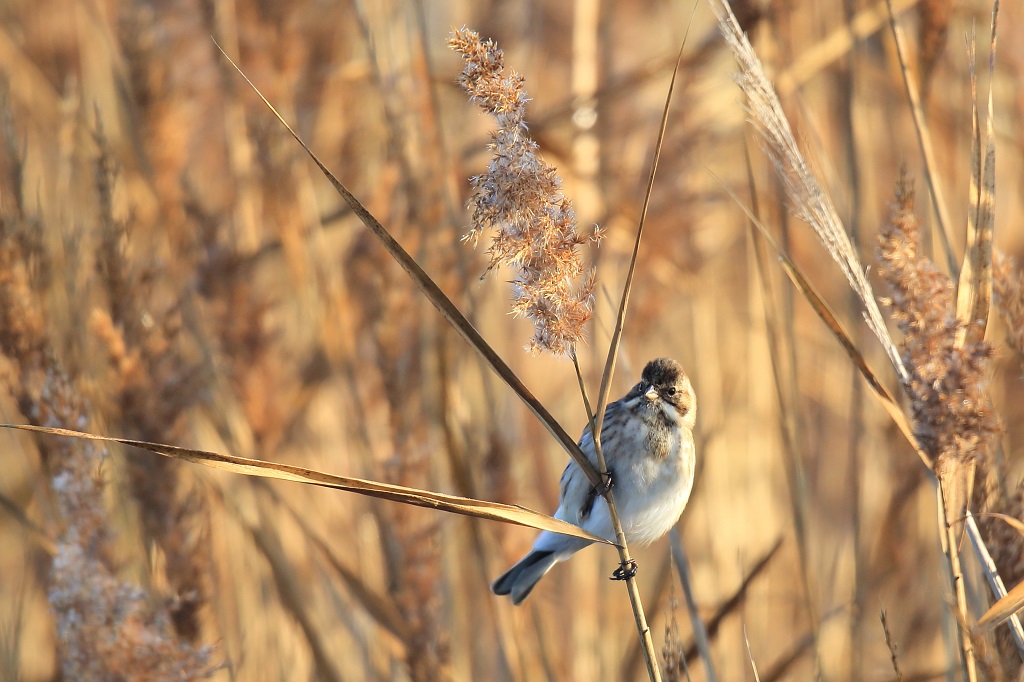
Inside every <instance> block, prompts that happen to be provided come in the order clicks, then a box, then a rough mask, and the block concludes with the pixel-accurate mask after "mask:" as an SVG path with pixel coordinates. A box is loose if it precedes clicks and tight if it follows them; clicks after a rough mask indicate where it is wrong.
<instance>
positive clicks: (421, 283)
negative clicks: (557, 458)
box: [214, 41, 601, 486]
mask: <svg viewBox="0 0 1024 682" xmlns="http://www.w3.org/2000/svg"><path fill="white" fill-rule="evenodd" d="M214 44H216V41H214ZM217 49H219V50H220V52H221V54H222V55H224V58H225V59H227V60H228V62H230V63H231V66H233V67H234V68H235V70H236V71H237V72H238V74H239V75H240V76H241V77H242V78H243V79H245V82H246V83H248V84H249V87H251V88H252V89H253V91H254V92H255V93H256V95H257V96H258V97H259V98H260V100H262V102H263V103H264V104H265V105H266V106H267V108H269V109H270V111H271V113H273V114H274V116H275V117H276V118H277V120H278V121H279V122H280V123H281V125H283V126H284V127H285V129H286V130H287V131H288V132H289V133H290V134H291V136H292V137H293V138H294V139H295V141H296V142H298V143H299V145H301V146H302V148H303V150H305V152H306V154H308V155H309V157H310V159H312V161H313V163H315V164H316V165H317V168H319V169H320V172H321V173H323V174H324V176H325V177H326V178H327V179H328V180H329V181H330V182H331V184H332V185H333V186H334V189H335V190H336V191H337V192H338V194H340V195H341V197H342V198H343V199H344V200H345V202H346V203H347V204H348V205H349V207H350V208H351V209H352V212H353V213H355V214H356V216H358V217H359V220H360V221H361V222H362V223H363V224H364V225H365V226H366V227H367V228H369V229H370V231H371V232H372V233H373V235H374V236H375V237H377V239H378V240H379V241H380V242H381V244H383V246H384V248H386V249H387V251H388V253H389V254H390V255H391V256H392V257H393V258H394V259H395V260H396V261H397V262H398V264H399V265H401V266H402V269H403V270H405V271H406V273H407V274H408V275H409V276H410V277H411V278H412V280H413V282H414V283H415V284H416V286H417V287H419V289H420V291H422V292H423V294H424V295H425V296H426V297H427V299H428V300H429V301H430V303H431V304H432V305H433V306H434V307H435V308H437V310H438V311H439V312H440V313H441V314H442V315H443V316H444V318H445V319H446V320H447V321H448V323H449V324H450V325H451V326H452V327H453V328H454V329H455V331H457V332H458V333H459V335H460V336H462V338H463V339H465V340H466V342H467V343H469V345H470V346H471V347H472V348H473V349H474V350H475V351H476V352H477V353H478V354H479V355H480V356H481V358H482V359H483V360H484V361H485V362H486V363H487V365H488V366H489V367H490V368H491V369H492V370H493V371H494V372H495V373H496V374H497V375H498V376H499V377H500V378H501V379H502V380H503V381H504V382H505V383H506V384H508V386H509V388H511V389H512V390H513V392H515V394H516V395H517V396H519V398H520V399H521V400H522V401H523V402H524V403H526V406H527V407H528V408H530V411H531V412H533V413H534V415H536V416H537V418H538V419H540V421H541V423H543V424H544V426H545V428H546V429H547V430H548V431H549V432H550V433H551V435H552V436H554V438H555V440H556V441H558V442H559V444H561V445H562V447H563V448H564V449H565V451H566V452H567V453H568V454H569V456H570V457H572V458H573V459H574V460H575V461H576V464H577V465H579V467H580V469H581V470H582V471H583V473H584V474H586V476H587V478H588V479H589V480H590V482H591V484H593V485H595V486H600V485H601V476H600V474H598V472H597V470H596V469H594V467H593V465H592V464H591V463H590V461H589V460H587V458H586V456H585V455H584V454H583V452H582V451H581V450H580V448H579V446H578V445H577V444H576V441H575V440H573V438H572V437H571V436H570V435H569V434H568V433H566V431H565V429H564V428H562V426H561V425H560V424H559V423H558V422H557V421H556V420H555V418H554V417H553V416H552V415H551V413H550V412H549V411H548V409H547V407H545V406H544V405H543V403H541V402H540V401H539V400H537V398H535V397H534V395H533V394H532V393H531V392H530V391H529V389H527V388H526V386H525V385H524V384H523V383H522V381H520V380H519V378H518V377H517V376H516V375H515V373H514V372H513V371H512V369H511V368H510V367H509V366H508V364H507V363H505V361H504V360H502V359H501V357H500V356H499V355H498V354H497V352H495V350H494V349H493V348H492V347H491V346H490V344H488V343H487V341H486V340H484V338H483V336H481V335H480V332H478V331H477V330H476V328H475V327H474V326H473V324H472V323H471V322H470V321H469V320H468V319H467V318H466V316H465V315H463V314H462V312H461V311H460V310H459V309H458V307H457V306H456V305H455V304H454V303H453V302H452V300H451V299H450V298H448V296H447V295H446V294H445V293H444V291H442V290H441V288H440V287H439V286H438V285H437V283H436V282H434V280H433V279H431V278H430V276H429V275H427V273H426V272H425V271H424V270H423V268H422V267H421V266H420V264H419V263H417V262H416V260H415V259H414V258H413V257H412V256H411V255H409V253H408V252H407V251H406V250H405V249H404V248H403V247H402V245H401V244H399V243H398V241H397V240H396V239H395V238H394V237H393V236H392V235H391V233H390V232H388V230H387V229H386V228H385V227H384V226H383V225H382V224H381V223H380V221H379V220H377V218H375V217H374V216H373V214H372V213H370V212H369V211H368V210H367V209H366V207H365V206H363V204H362V203H361V202H360V201H359V200H358V199H357V198H356V196H355V195H354V194H352V192H350V191H349V190H348V188H347V187H345V185H343V184H342V183H341V181H340V180H338V178H337V177H336V176H335V175H334V174H333V173H332V172H331V171H330V169H328V168H327V166H325V165H324V163H323V162H322V161H321V160H320V158H319V157H318V156H317V155H316V154H314V153H313V150H312V149H310V148H309V146H308V145H307V144H306V143H305V141H303V139H302V138H301V137H300V136H299V134H298V133H297V132H295V130H294V129H293V128H292V127H291V125H289V124H288V122H287V121H286V120H285V119H284V117H282V116H281V114H280V113H278V111H277V109H276V108H274V106H273V105H272V104H271V103H270V100H268V99H267V98H266V97H265V96H264V95H263V93H262V92H260V90H259V88H257V87H256V85H255V84H254V83H253V82H252V81H251V80H249V78H248V76H246V75H245V73H244V72H243V71H242V70H241V69H240V68H239V67H238V65H237V64H235V62H234V60H232V59H231V57H229V56H228V55H227V53H226V52H224V50H223V49H222V48H221V47H220V45H217Z"/></svg>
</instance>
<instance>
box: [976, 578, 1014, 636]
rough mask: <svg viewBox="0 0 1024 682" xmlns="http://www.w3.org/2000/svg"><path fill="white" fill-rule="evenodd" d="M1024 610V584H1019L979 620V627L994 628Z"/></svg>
mask: <svg viewBox="0 0 1024 682" xmlns="http://www.w3.org/2000/svg"><path fill="white" fill-rule="evenodd" d="M1022 608H1024V582H1021V583H1017V584H1016V585H1015V586H1014V587H1013V589H1012V590H1010V591H1009V592H1007V593H1006V596H1005V597H1003V598H1002V599H1000V600H999V601H997V602H996V603H995V604H993V605H992V608H990V609H989V610H988V611H986V612H985V614H984V615H983V616H982V617H981V618H979V619H978V627H981V628H994V627H996V626H998V625H1001V624H1002V623H1004V622H1006V621H1007V620H1009V619H1010V616H1012V615H1013V614H1015V613H1017V612H1018V611H1020V610H1021V609H1022Z"/></svg>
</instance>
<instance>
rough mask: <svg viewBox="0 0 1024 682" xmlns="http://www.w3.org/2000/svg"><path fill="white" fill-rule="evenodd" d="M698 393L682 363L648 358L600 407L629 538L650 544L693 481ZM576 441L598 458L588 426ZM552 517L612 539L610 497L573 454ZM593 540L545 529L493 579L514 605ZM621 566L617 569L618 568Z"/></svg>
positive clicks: (672, 519) (672, 518)
mask: <svg viewBox="0 0 1024 682" xmlns="http://www.w3.org/2000/svg"><path fill="white" fill-rule="evenodd" d="M695 418H696V399H695V398H694V395H693V388H692V387H691V386H690V380H689V378H687V376H686V373H685V372H684V371H683V367H682V365H680V364H679V363H678V362H676V361H675V360H672V359H671V358H659V359H657V360H652V361H651V362H649V363H647V366H646V367H644V371H643V375H642V376H641V379H640V383H639V384H637V385H636V386H634V387H633V388H632V390H630V392H629V393H627V394H626V395H625V397H623V398H621V399H619V400H616V401H615V402H613V403H610V404H609V405H608V407H607V408H606V409H605V413H604V426H603V427H602V429H601V448H602V450H603V451H604V457H605V463H606V464H607V465H608V473H609V474H610V475H611V481H612V486H613V488H612V491H613V492H612V494H613V495H614V497H615V508H616V510H617V511H618V513H619V520H620V521H621V522H622V530H623V532H624V533H625V535H626V542H628V543H629V544H634V543H637V544H640V545H647V544H650V543H651V542H654V541H655V540H657V539H658V538H660V537H661V536H662V535H664V534H665V533H667V532H668V531H669V529H670V528H672V526H673V525H675V523H676V521H678V520H679V516H680V514H682V513H683V508H684V507H685V506H686V501H687V500H688V499H689V498H690V489H691V488H692V487H693V471H694V466H695V464H696V453H695V447H694V443H693V426H694V420H695ZM579 445H580V449H581V450H583V453H584V454H585V455H586V456H587V459H589V460H590V461H591V462H592V463H593V464H594V465H595V466H596V465H597V457H596V455H595V453H594V438H593V435H592V434H591V431H590V426H589V425H588V426H587V428H585V429H584V430H583V435H582V436H581V437H580V440H579ZM555 518H556V519H561V520H562V521H568V522H569V523H572V524H575V525H577V526H579V527H580V528H582V529H584V530H586V531H589V532H591V533H593V534H594V535H598V536H600V537H603V538H606V539H608V540H612V541H614V540H615V533H614V532H613V530H612V524H611V518H610V517H609V514H608V503H607V502H606V501H605V500H604V498H603V497H601V495H600V491H598V490H595V489H594V487H593V486H592V485H591V484H590V481H589V479H587V477H586V475H585V474H584V473H583V472H582V471H581V470H580V468H579V466H578V465H577V464H576V462H575V461H572V460H570V461H569V466H567V467H566V468H565V472H564V473H563V474H562V493H561V497H560V498H559V503H558V511H557V512H555ZM589 544H591V541H589V540H584V539H582V538H575V537H570V536H568V535H560V534H558V533H552V532H550V531H543V532H541V534H540V535H539V536H537V540H536V541H535V542H534V543H533V549H532V550H530V553H529V554H527V555H526V556H525V557H523V558H522V559H520V560H519V562H518V563H517V564H516V565H515V566H513V567H512V568H510V569H508V570H507V571H506V572H505V573H504V575H502V576H501V577H500V578H498V579H497V580H495V581H494V583H492V584H491V591H492V592H494V594H497V595H506V594H507V595H511V597H512V603H513V604H516V605H519V604H521V603H522V601H523V600H524V599H526V597H527V595H529V594H530V591H531V590H533V588H534V586H535V585H536V584H537V582H538V581H539V580H540V579H541V578H543V577H544V574H545V573H547V572H548V571H550V570H551V568H552V567H553V566H554V565H555V564H557V563H558V562H559V561H565V560H566V559H568V558H569V557H570V556H572V555H573V554H575V553H576V552H578V551H580V550H581V549H583V548H584V547H586V546H587V545H589ZM617 573H618V572H617Z"/></svg>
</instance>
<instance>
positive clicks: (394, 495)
mask: <svg viewBox="0 0 1024 682" xmlns="http://www.w3.org/2000/svg"><path fill="white" fill-rule="evenodd" d="M0 428H4V429H17V430H19V431H33V432H36V433H47V434H51V435H55V436H65V437H68V438H81V439H84V440H98V441H103V442H106V443H121V444H122V445H130V446H132V447H136V448H141V449H143V450H148V451H149V452H153V453H156V454H158V455H163V456H164V457H171V458H172V459H179V460H182V461H184V462H191V463H193V464H201V465H203V466H207V467H210V468H211V469H219V470H221V471H230V472H231V473H235V474H243V475H245V476H257V477H260V478H275V479H278V480H282V481H294V482H296V483H305V484H306V485H316V486H321V487H324V488H333V489H335V490H344V491H347V492H351V493H358V494H360V495H367V496H368V497H377V498H380V499H383V500H390V501H392V502H401V503H402V504H409V505H413V506H415V507H427V508H428V509H437V510H439V511H445V512H449V513H451V514H461V515H462V516H472V517H475V518H478V519H488V520H491V521H501V522H503V523H510V524H514V525H518V526H527V527H528V528H536V529H538V530H549V531H551V532H553V533H561V534H563V535H572V536H574V537H578V538H584V539H586V540H591V541H592V542H600V543H603V544H607V545H611V544H614V543H611V542H608V541H607V540H605V539H603V538H600V537H598V536H596V535H591V534H590V533H587V532H586V531H584V530H583V529H582V528H579V527H578V526H574V525H572V524H571V523H566V522H565V521H559V520H558V519H555V518H552V517H550V516H546V515H545V514H540V513H538V512H535V511H532V510H530V509H526V508H525V507H520V506H518V505H509V504H500V503H498V502H488V501H487V500H475V499H472V498H469V497H459V496H457V495H445V494H444V493H435V492H433V491H430V490H419V489H417V488H406V487H405V486H401V485H391V484H389V483H380V482H378V481H367V480H364V479H361V478H349V477H347V476H337V475H335V474H328V473H325V472H323V471H317V470H316V469H307V468H305V467H298V466H293V465H291V464H279V463H277V462H265V461H263V460H258V459H248V458H246V457H236V456H235V455H222V454H220V453H217V452H207V451H205V450H193V449H190V448H182V447H178V446H175V445H165V444H163V443H150V442H148V441H143V440H132V439H129V438H113V437H111V436H98V435H95V434H92V433H84V432H82V431H71V430H69V429H58V428H53V427H47V426H30V425H27V424H0Z"/></svg>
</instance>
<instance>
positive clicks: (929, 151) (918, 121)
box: [885, 0, 957, 276]
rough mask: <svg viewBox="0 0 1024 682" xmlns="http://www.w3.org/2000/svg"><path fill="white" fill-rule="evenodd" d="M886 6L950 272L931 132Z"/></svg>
mask: <svg viewBox="0 0 1024 682" xmlns="http://www.w3.org/2000/svg"><path fill="white" fill-rule="evenodd" d="M885 2H886V5H887V6H888V8H889V27H890V28H891V29H892V37H893V41H894V42H895V43H896V55H897V57H898V58H899V61H900V71H901V72H902V74H903V86H904V88H905V90H906V93H907V103H908V104H909V105H910V113H911V114H912V115H913V118H914V130H915V131H916V132H917V144H918V146H919V147H920V149H921V156H923V157H924V174H925V179H926V180H927V181H928V189H929V190H931V198H932V207H933V208H934V209H935V218H936V220H937V222H938V225H937V230H936V231H937V232H938V233H939V238H940V240H941V242H942V250H943V253H945V255H946V262H947V264H948V266H949V272H950V275H951V276H955V275H956V272H957V266H956V260H955V259H954V257H953V242H952V239H951V238H950V236H949V233H950V224H951V221H950V219H949V209H948V208H947V206H946V196H945V192H943V190H942V185H941V184H940V183H939V172H938V167H939V164H938V161H937V160H936V156H935V147H934V146H933V145H932V136H931V132H930V130H929V128H928V122H927V121H926V120H925V117H924V108H923V107H922V106H921V96H920V94H919V93H918V91H917V85H916V84H915V81H914V79H913V78H911V76H910V66H909V65H908V58H907V45H906V40H905V39H904V37H903V30H902V29H901V28H900V26H899V24H898V23H896V9H895V7H894V6H893V0H885Z"/></svg>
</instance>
